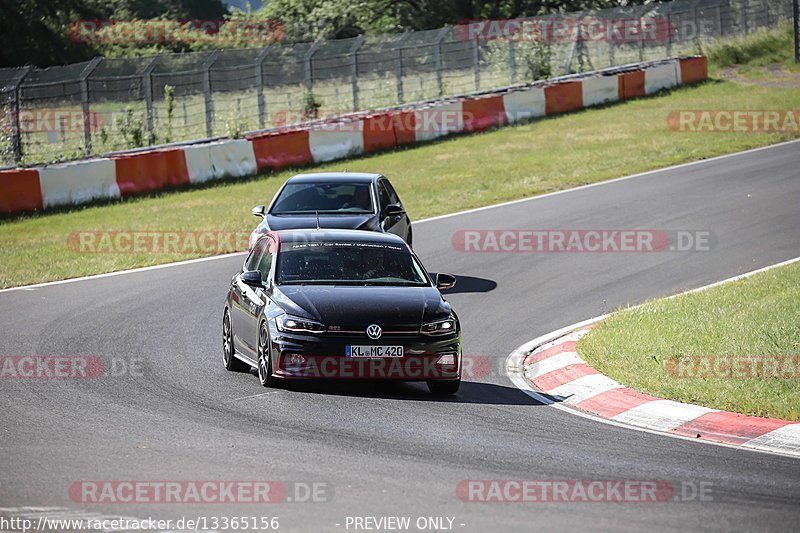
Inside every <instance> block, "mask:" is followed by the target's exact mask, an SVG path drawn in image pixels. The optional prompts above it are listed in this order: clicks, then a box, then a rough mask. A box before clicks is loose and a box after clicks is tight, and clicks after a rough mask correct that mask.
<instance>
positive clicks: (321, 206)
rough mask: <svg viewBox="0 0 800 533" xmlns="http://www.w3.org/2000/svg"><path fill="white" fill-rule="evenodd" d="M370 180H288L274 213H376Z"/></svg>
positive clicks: (271, 212) (273, 209) (276, 201)
mask: <svg viewBox="0 0 800 533" xmlns="http://www.w3.org/2000/svg"><path fill="white" fill-rule="evenodd" d="M374 211H375V210H374V209H373V204H372V194H371V193H370V184H369V183H287V184H286V186H285V187H284V188H283V190H282V191H281V193H280V195H279V196H278V198H277V199H276V200H275V204H274V205H273V206H272V210H270V214H272V215H313V214H314V213H321V214H336V213H341V214H349V213H355V214H366V213H373V212H374Z"/></svg>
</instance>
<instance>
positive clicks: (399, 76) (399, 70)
mask: <svg viewBox="0 0 800 533" xmlns="http://www.w3.org/2000/svg"><path fill="white" fill-rule="evenodd" d="M409 37H411V32H410V31H406V32H404V33H403V35H401V36H400V39H398V40H397V44H396V45H395V49H396V50H397V56H396V57H397V60H396V61H395V66H394V75H395V78H396V80H397V103H398V104H402V103H403V99H404V97H403V45H404V44H405V42H406V41H407V40H408V38H409Z"/></svg>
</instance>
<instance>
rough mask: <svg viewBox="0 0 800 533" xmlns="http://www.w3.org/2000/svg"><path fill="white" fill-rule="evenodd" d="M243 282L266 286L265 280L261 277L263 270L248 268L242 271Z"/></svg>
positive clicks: (261, 286) (252, 285)
mask: <svg viewBox="0 0 800 533" xmlns="http://www.w3.org/2000/svg"><path fill="white" fill-rule="evenodd" d="M241 279H242V282H244V283H245V284H246V285H250V286H251V287H257V288H264V281H263V280H262V279H261V272H260V271H258V270H247V271H245V272H242V276H241Z"/></svg>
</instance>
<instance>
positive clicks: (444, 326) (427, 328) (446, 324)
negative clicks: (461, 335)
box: [419, 318, 456, 335]
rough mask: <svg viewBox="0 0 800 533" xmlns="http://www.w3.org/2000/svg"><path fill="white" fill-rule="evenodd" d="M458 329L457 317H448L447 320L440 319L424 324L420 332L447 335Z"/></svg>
mask: <svg viewBox="0 0 800 533" xmlns="http://www.w3.org/2000/svg"><path fill="white" fill-rule="evenodd" d="M455 330H456V319H455V318H448V319H447V320H439V321H437V322H428V323H427V324H422V327H421V328H419V332H420V333H422V334H424V335H446V334H448V333H452V332H454V331H455Z"/></svg>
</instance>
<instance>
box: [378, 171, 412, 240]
mask: <svg viewBox="0 0 800 533" xmlns="http://www.w3.org/2000/svg"><path fill="white" fill-rule="evenodd" d="M381 181H382V182H383V184H384V186H385V187H386V192H387V193H388V194H389V202H390V203H392V204H395V205H399V206H400V207H403V202H401V201H400V197H399V196H398V195H397V192H396V191H395V190H394V187H393V186H392V184H391V182H390V181H389V180H387V179H384V180H381ZM397 225H398V231H397V234H398V235H400V237H402V238H403V239H404V240H405V241H408V231H409V229H411V220H410V219H409V218H408V214H407V213H406V212H405V208H403V214H402V215H400V216H399V217H398V221H397ZM392 233H394V232H392Z"/></svg>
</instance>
